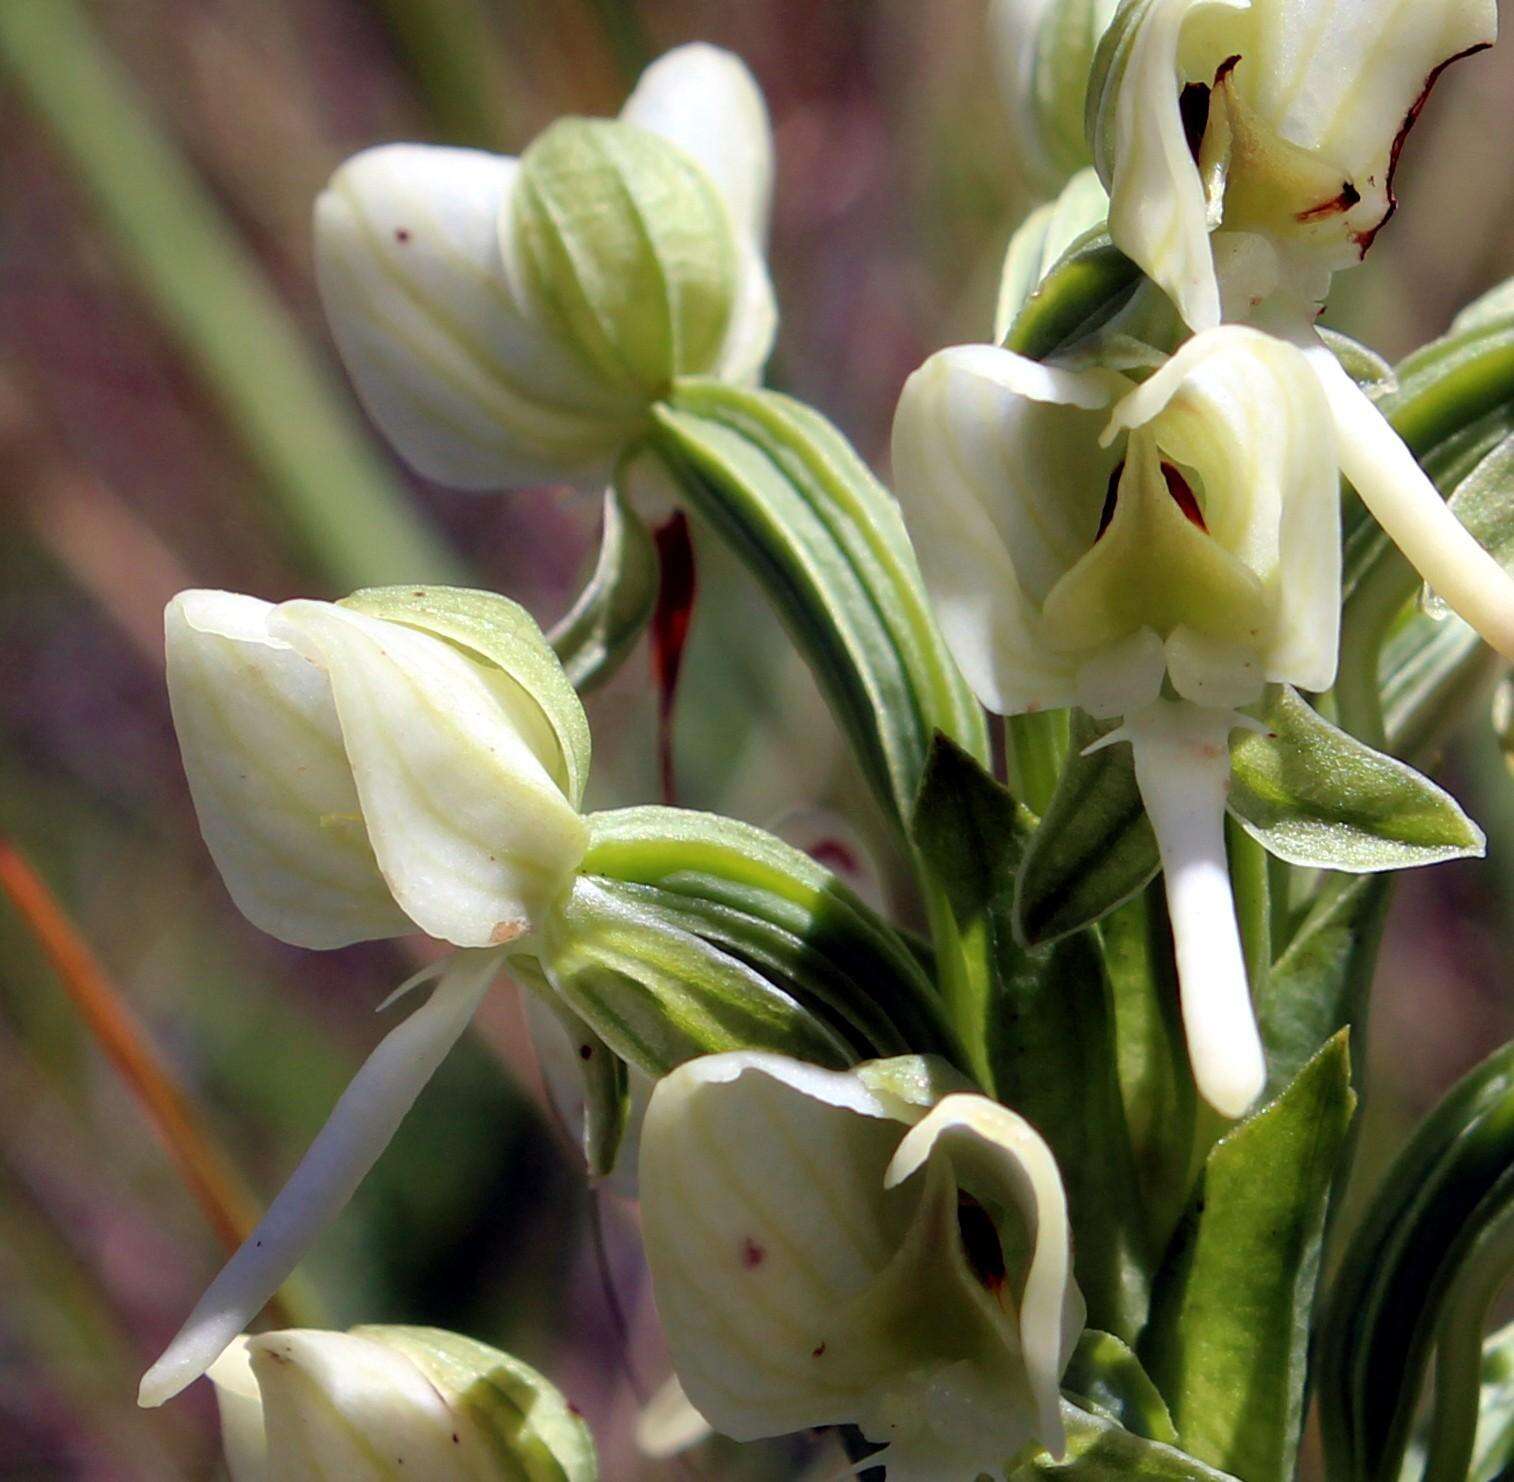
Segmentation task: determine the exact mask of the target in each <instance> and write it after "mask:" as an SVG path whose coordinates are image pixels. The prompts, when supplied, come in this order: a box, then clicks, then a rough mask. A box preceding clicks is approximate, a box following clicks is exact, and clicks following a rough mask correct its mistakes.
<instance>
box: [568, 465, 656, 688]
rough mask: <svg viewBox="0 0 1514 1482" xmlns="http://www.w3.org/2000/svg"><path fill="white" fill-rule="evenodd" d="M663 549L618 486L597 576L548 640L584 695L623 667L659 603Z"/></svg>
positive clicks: (609, 506)
mask: <svg viewBox="0 0 1514 1482" xmlns="http://www.w3.org/2000/svg"><path fill="white" fill-rule="evenodd" d="M658 579H659V574H658V562H657V547H656V545H655V544H654V543H653V541H652V537H651V535H650V534H648V532H647V527H646V526H645V525H644V524H642V522H641V519H640V517H639V516H638V515H637V514H636V511H635V510H633V509H632V508H631V506H630V505H629V504H627V503H626V501H625V500H624V499H622V498H621V496H620V495H619V494H618V493H616V492H615V491H614V490H613V489H611V490H607V491H606V493H605V498H604V526H603V530H602V532H601V534H600V538H599V559H598V560H597V561H596V562H595V564H594V572H593V575H591V576H590V578H589V580H588V583H587V584H586V585H585V587H584V589H583V591H581V592H580V593H579V594H578V597H577V600H576V601H575V602H574V603H573V606H572V607H571V608H569V609H568V611H567V612H566V613H565V614H564V615H563V617H562V618H561V619H559V620H558V621H557V622H556V623H554V624H553V625H552V628H551V631H550V632H549V633H548V634H547V641H548V642H549V643H550V644H551V645H552V648H553V650H554V652H555V653H556V654H557V657H558V658H559V659H560V660H561V661H562V666H563V669H564V671H565V672H566V673H567V676H568V679H569V681H570V682H571V684H572V685H573V687H574V689H576V690H577V691H578V692H579V694H581V695H585V694H588V693H589V691H590V690H594V689H597V688H598V687H599V686H600V685H602V684H604V683H605V682H606V681H607V680H609V679H610V677H611V676H612V675H613V674H614V673H615V672H616V670H618V669H619V668H620V666H621V664H622V663H623V662H624V660H625V658H626V656H627V654H629V653H630V652H631V650H632V649H633V648H634V647H635V646H636V641H637V639H639V638H640V637H641V635H642V633H643V632H644V631H645V629H646V626H647V624H648V622H650V621H651V618H652V609H653V608H654V607H655V606H656V605H657V587H658Z"/></svg>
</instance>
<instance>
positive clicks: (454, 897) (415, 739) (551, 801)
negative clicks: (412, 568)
mask: <svg viewBox="0 0 1514 1482" xmlns="http://www.w3.org/2000/svg"><path fill="white" fill-rule="evenodd" d="M271 621H272V624H273V627H274V631H275V632H276V633H277V634H278V636H279V637H281V638H283V639H284V640H285V641H287V642H288V643H290V644H291V645H293V646H295V647H298V648H299V649H300V651H301V652H303V653H304V654H305V655H306V656H307V657H309V658H310V659H312V660H313V661H315V662H317V663H319V664H321V665H322V667H323V668H325V670H326V672H327V674H328V675H329V676H330V679H331V684H332V692H333V694H334V696H335V700H336V708H337V714H338V716H339V717H340V720H341V725H342V740H343V743H344V745H345V746H346V749H347V756H348V758H349V760H350V761H351V763H352V773H353V777H354V778H355V780H356V783H357V791H358V797H359V798H360V800H361V802H362V809H363V817H364V820H365V821H366V823H367V826H368V836H369V838H370V839H371V840H372V841H373V848H374V852H375V854H376V855H377V857H378V861H379V867H380V868H381V869H382V870H383V872H384V878H385V879H386V880H387V881H388V882H389V887H390V889H391V890H392V891H393V893H394V897H395V899H396V900H397V901H399V903H400V904H401V905H402V906H403V907H404V908H405V910H406V912H407V913H408V914H409V916H410V917H411V918H412V919H413V920H414V921H415V922H416V923H417V925H419V926H420V927H421V928H422V929H423V930H425V931H428V932H430V933H431V935H432V936H435V937H440V938H441V939H442V940H444V941H448V942H452V943H453V944H454V945H456V946H460V947H486V946H491V945H494V944H496V943H499V942H504V941H509V940H513V939H514V938H515V937H518V936H521V935H523V934H524V933H525V932H527V931H529V930H531V929H534V927H535V926H536V925H538V924H539V922H540V920H541V918H542V917H543V915H544V914H545V912H546V911H547V910H548V909H550V907H551V906H552V904H553V903H554V902H555V901H556V900H557V898H558V897H559V896H560V895H561V893H562V892H563V890H565V889H566V888H567V886H568V884H569V883H570V881H571V879H572V875H573V871H574V870H575V869H576V868H577V866H578V862H579V861H580V860H581V859H582V858H583V853H584V850H585V848H586V847H587V840H588V835H587V830H586V828H585V825H584V823H583V821H582V819H581V818H580V817H579V815H578V812H577V810H576V809H574V808H573V806H572V805H571V804H570V803H569V802H568V800H567V799H566V798H565V797H564V796H563V794H562V792H561V790H560V789H559V788H558V786H557V784H556V783H555V782H554V781H553V780H552V776H551V774H550V772H549V771H548V769H547V768H546V766H544V765H543V763H542V761H541V760H540V759H539V758H538V756H537V754H536V753H535V752H534V751H533V750H532V748H531V746H530V745H529V743H528V741H527V740H526V739H525V737H526V735H528V734H531V732H530V730H528V729H527V728H526V727H524V726H522V724H521V723H520V722H519V721H518V720H517V719H516V717H515V716H514V715H513V714H512V709H513V708H514V707H516V706H518V705H521V704H529V701H528V700H526V699H525V698H524V696H523V693H522V692H521V691H520V690H519V688H518V687H517V686H515V685H514V684H513V683H511V682H509V681H503V680H502V681H500V682H498V683H495V682H492V676H491V674H490V672H489V671H488V670H486V669H485V668H484V667H483V666H482V665H479V664H475V663H473V662H472V661H471V660H470V659H468V658H466V657H465V656H464V655H463V654H461V653H459V652H458V651H457V650H456V649H455V648H453V647H452V646H451V645H450V644H447V643H443V642H442V641H441V640H440V639H438V638H434V637H432V636H430V635H429V634H426V633H420V632H417V631H415V630H414V629H411V628H406V627H403V626H401V625H400V624H398V623H390V622H385V621H383V620H382V619H378V618H371V617H367V616H365V615H363V614H361V613H357V612H353V611H352V610H351V609H349V608H344V607H337V606H334V605H332V604H330V603H324V602H304V601H301V602H286V603H284V604H283V605H282V606H281V607H280V608H279V609H278V612H277V613H276V614H275V615H274V617H273V618H272V620H271ZM534 719H535V721H536V725H537V728H538V729H539V723H540V717H539V715H538V716H536V717H534Z"/></svg>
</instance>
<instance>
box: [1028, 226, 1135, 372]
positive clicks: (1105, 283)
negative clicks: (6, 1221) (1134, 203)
mask: <svg viewBox="0 0 1514 1482" xmlns="http://www.w3.org/2000/svg"><path fill="white" fill-rule="evenodd" d="M1143 281H1144V280H1143V278H1142V276H1141V270H1140V269H1139V268H1138V267H1137V266H1136V265H1135V264H1134V263H1133V262H1131V260H1130V259H1129V258H1128V257H1126V256H1125V254H1124V253H1123V252H1121V251H1120V249H1119V248H1118V247H1116V246H1115V245H1114V244H1113V243H1112V242H1111V241H1110V240H1109V231H1108V228H1107V227H1105V226H1102V225H1100V226H1098V227H1095V228H1094V229H1093V230H1092V231H1090V232H1085V233H1084V234H1083V236H1081V237H1079V238H1078V240H1077V241H1076V242H1074V243H1073V244H1072V246H1071V247H1069V248H1068V249H1067V251H1066V252H1065V253H1063V255H1062V257H1061V260H1060V261H1059V262H1058V263H1057V264H1056V265H1055V266H1054V267H1053V268H1052V269H1051V271H1050V272H1048V273H1047V274H1046V276H1045V277H1044V278H1042V279H1041V282H1040V286H1039V287H1037V288H1036V289H1035V291H1034V292H1032V293H1031V294H1030V296H1029V297H1028V298H1027V299H1025V301H1024V303H1023V304H1022V305H1021V307H1020V310H1019V313H1017V314H1016V315H1015V318H1014V322H1013V323H1012V324H1011V325H1010V328H1009V333H1008V335H1007V336H1006V337H1005V339H1004V348H1005V349H1007V350H1013V351H1014V352H1015V353H1016V354H1017V355H1024V356H1026V357H1027V358H1028V359H1030V360H1045V359H1046V358H1047V357H1048V356H1051V355H1054V354H1056V353H1057V352H1058V351H1061V350H1066V349H1067V348H1068V347H1070V346H1072V345H1075V344H1077V342H1078V341H1079V340H1084V339H1087V338H1088V336H1089V335H1091V334H1093V333H1094V332H1095V331H1096V330H1099V329H1102V328H1103V327H1104V326H1106V325H1107V324H1108V323H1109V322H1110V321H1111V320H1112V319H1114V317H1115V316H1116V315H1117V314H1119V313H1120V311H1121V310H1122V309H1124V308H1126V307H1127V306H1128V305H1129V304H1130V302H1131V300H1132V299H1134V297H1135V295H1136V293H1137V292H1138V290H1139V289H1140V287H1141V285H1142V283H1143Z"/></svg>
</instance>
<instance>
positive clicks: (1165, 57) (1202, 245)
mask: <svg viewBox="0 0 1514 1482" xmlns="http://www.w3.org/2000/svg"><path fill="white" fill-rule="evenodd" d="M1497 31H1498V15H1497V9H1496V6H1495V4H1494V0H1388V3H1378V0H1125V4H1124V5H1123V8H1122V9H1121V11H1120V13H1119V15H1118V16H1117V17H1116V19H1115V21H1114V23H1113V24H1112V25H1111V27H1110V29H1109V31H1108V33H1107V34H1106V36H1105V40H1104V42H1103V44H1102V46H1101V49H1100V52H1099V56H1098V60H1097V64H1096V67H1095V74H1094V78H1093V80H1092V82H1091V83H1090V85H1089V114H1088V122H1089V129H1090V138H1091V141H1092V144H1093V149H1094V159H1095V163H1096V165H1097V166H1098V169H1099V173H1100V175H1101V176H1102V178H1103V179H1104V182H1105V184H1106V185H1107V186H1108V187H1109V192H1110V208H1109V229H1110V234H1111V236H1112V237H1113V239H1114V241H1115V243H1116V245H1117V246H1119V247H1120V248H1121V249H1122V250H1123V251H1124V252H1125V253H1127V254H1128V255H1129V256H1130V257H1131V258H1133V259H1134V260H1135V261H1136V262H1137V263H1138V264H1139V265H1140V267H1141V268H1142V269H1143V270H1144V271H1145V272H1146V273H1147V274H1148V275H1149V276H1150V277H1151V278H1153V279H1155V281H1156V282H1157V283H1158V284H1160V285H1161V286H1162V287H1163V288H1164V289H1165V290H1166V291H1167V293H1168V294H1169V295H1170V296H1171V298H1172V299H1173V302H1174V303H1175V304H1176V305H1177V306H1178V308H1179V310H1180V311H1181V313H1182V315H1183V317H1184V318H1185V319H1186V320H1187V322H1188V323H1189V325H1190V326H1192V328H1193V329H1195V330H1199V331H1202V330H1205V329H1209V328H1212V327H1213V326H1215V325H1217V324H1219V323H1220V322H1221V319H1222V318H1223V319H1225V320H1231V321H1233V320H1255V321H1256V322H1257V323H1260V324H1266V325H1268V326H1270V327H1274V328H1277V329H1278V330H1279V331H1280V332H1282V333H1284V334H1285V335H1287V336H1288V337H1289V338H1291V339H1293V340H1295V341H1296V342H1297V343H1299V344H1300V345H1301V346H1302V347H1303V348H1305V349H1306V352H1307V353H1308V355H1309V358H1310V361H1311V363H1312V364H1313V365H1314V367H1315V369H1316V370H1317V372H1318V373H1319V376H1320V381H1321V384H1322V385H1323V386H1324V388H1325V391H1326V394H1327V396H1328V397H1329V400H1330V406H1331V411H1332V414H1333V415H1334V418H1335V421H1336V426H1337V430H1338V432H1339V435H1340V447H1341V468H1342V471H1343V472H1344V473H1345V475H1346V477H1347V478H1348V479H1349V480H1350V481H1351V483H1352V485H1353V486H1354V487H1355V488H1356V491H1357V493H1358V494H1360V496H1361V498H1362V502H1363V503H1364V504H1365V505H1366V506H1367V508H1368V509H1369V510H1370V511H1371V512H1372V515H1373V516H1374V518H1375V519H1376V520H1377V521H1378V523H1379V524H1380V525H1381V526H1382V527H1383V529H1384V530H1385V531H1387V533H1388V535H1389V536H1390V537H1391V538H1392V539H1393V541H1394V542H1395V543H1396V544H1397V545H1398V546H1399V548H1400V549H1401V550H1402V551H1403V553H1404V555H1405V556H1406V557H1407V558H1408V559H1409V560H1410V561H1411V562H1412V563H1413V564H1414V566H1415V567H1417V568H1418V570H1419V572H1420V574H1421V575H1422V576H1423V577H1424V578H1425V580H1426V581H1427V582H1428V583H1429V584H1430V585H1431V587H1432V588H1434V590H1435V591H1436V593H1437V594H1438V595H1439V596H1440V597H1441V598H1442V599H1443V600H1444V601H1445V602H1446V603H1447V605H1449V606H1450V607H1452V608H1453V609H1455V611H1456V612H1457V613H1458V614H1459V615H1460V616H1461V617H1463V618H1464V619H1465V620H1466V621H1467V622H1468V623H1470V624H1471V625H1472V626H1473V627H1474V628H1476V629H1477V631H1478V632H1479V633H1480V634H1481V635H1482V636H1483V637H1484V638H1485V639H1486V640H1487V642H1489V643H1490V644H1492V646H1493V647H1494V648H1496V649H1498V651H1499V652H1500V653H1502V654H1504V655H1506V656H1508V657H1514V581H1511V579H1510V578H1509V576H1508V575H1507V574H1506V573H1505V572H1504V571H1503V570H1502V568H1501V567H1500V566H1499V565H1498V563H1497V562H1496V561H1495V560H1494V559H1493V557H1492V556H1491V555H1489V554H1488V553H1487V552H1486V551H1485V550H1483V548H1482V547H1481V546H1479V545H1478V543H1477V542H1476V541H1475V540H1474V539H1473V538H1472V536H1471V535H1470V534H1469V533H1468V532H1467V531H1466V529H1465V528H1464V527H1463V526H1462V525H1461V524H1460V523H1459V522H1458V521H1457V520H1456V519H1455V518H1454V516H1452V515H1451V513H1450V512H1449V511H1448V510H1447V509H1446V507H1445V502H1444V501H1443V500H1442V499H1441V498H1440V496H1439V494H1438V493H1437V492H1436V489H1435V487H1434V485H1433V484H1432V483H1431V482H1430V480H1429V479H1428V478H1427V477H1426V476H1425V474H1424V473H1423V471H1422V470H1421V469H1420V468H1419V466H1418V464H1417V463H1416V462H1415V460H1414V458H1413V456H1412V455H1411V454H1410V453H1409V451H1408V450H1407V449H1406V448H1405V447H1404V445H1403V443H1402V442H1401V441H1400V439H1399V438H1398V436H1397V434H1396V433H1394V432H1393V430H1392V428H1391V427H1389V426H1388V424H1387V423H1386V422H1385V421H1384V419H1383V417H1382V415H1381V414H1380V413H1379V412H1378V411H1377V409H1376V408H1375V407H1374V406H1373V405H1372V404H1371V402H1370V401H1369V400H1368V399H1367V397H1366V396H1365V395H1364V394H1363V393H1362V391H1361V390H1360V389H1359V388H1358V387H1357V386H1356V385H1355V383H1354V382H1352V380H1351V379H1350V377H1349V376H1347V375H1346V374H1345V373H1344V372H1343V371H1342V370H1341V368H1340V366H1339V364H1338V363H1337V362H1336V359H1335V357H1334V356H1333V355H1332V354H1331V353H1330V352H1329V350H1327V349H1326V348H1325V347H1324V346H1323V345H1322V344H1321V343H1320V341H1319V339H1318V337H1317V336H1316V335H1315V333H1314V330H1313V327H1312V326H1313V321H1314V319H1315V317H1316V315H1317V313H1318V311H1319V308H1320V306H1321V305H1322V304H1323V302H1324V299H1325V295H1326V293H1327V292H1328V290H1329V286H1330V279H1331V276H1332V275H1333V274H1334V273H1335V272H1337V271H1338V270H1340V269H1342V268H1347V267H1350V266H1352V265H1354V264H1355V263H1357V262H1360V261H1361V259H1362V258H1363V257H1364V256H1365V255H1366V252H1367V250H1368V249H1369V248H1370V247H1371V245H1372V243H1373V241H1374V240H1375V238H1376V236H1377V233H1378V232H1379V231H1380V230H1381V229H1382V228H1383V226H1385V225H1386V224H1387V221H1388V219H1389V217H1391V216H1392V215H1393V212H1394V211H1395V209H1396V207H1397V200H1396V198H1395V196H1394V190H1393V184H1394V172H1395V170H1396V168H1397V165H1398V160H1399V155H1400V152H1401V151H1402V148H1403V144H1404V139H1405V137H1406V136H1407V134H1408V131H1409V129H1410V128H1411V127H1412V125H1413V124H1414V122H1415V120H1416V119H1417V118H1418V117H1419V114H1420V111H1421V109H1422V108H1423V107H1424V104H1425V101H1426V99H1427V98H1428V96H1429V93H1430V89H1431V88H1432V87H1433V85H1434V83H1435V81H1436V80H1437V78H1438V77H1439V76H1440V74H1441V73H1442V72H1443V71H1444V70H1445V68H1446V67H1447V66H1448V65H1449V64H1450V63H1451V62H1452V61H1455V60H1457V59H1458V58H1460V57H1464V56H1466V55H1468V54H1469V53H1471V52H1474V51H1479V50H1481V49H1482V48H1484V47H1486V46H1489V45H1491V44H1492V42H1493V40H1494V39H1495V37H1496V35H1497Z"/></svg>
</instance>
